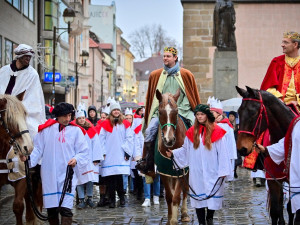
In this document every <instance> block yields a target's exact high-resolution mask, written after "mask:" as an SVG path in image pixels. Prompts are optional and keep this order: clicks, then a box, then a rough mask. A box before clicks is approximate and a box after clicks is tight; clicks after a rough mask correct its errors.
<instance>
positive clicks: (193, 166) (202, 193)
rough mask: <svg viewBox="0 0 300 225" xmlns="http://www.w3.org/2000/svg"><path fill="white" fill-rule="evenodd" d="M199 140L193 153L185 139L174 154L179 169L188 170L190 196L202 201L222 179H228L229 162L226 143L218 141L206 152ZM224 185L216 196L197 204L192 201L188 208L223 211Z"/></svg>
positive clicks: (189, 143) (191, 146) (190, 143)
mask: <svg viewBox="0 0 300 225" xmlns="http://www.w3.org/2000/svg"><path fill="white" fill-rule="evenodd" d="M201 139H202V137H201V136H200V144H199V147H198V148H197V149H194V147H193V143H192V142H191V141H190V140H189V138H188V137H186V138H185V140H184V144H183V146H182V147H181V148H178V149H175V150H173V155H174V160H175V162H176V163H177V164H178V166H179V167H180V168H185V167H187V166H189V185H190V186H191V187H192V189H193V190H194V191H195V193H193V192H192V191H191V190H190V194H191V195H192V196H193V197H195V198H197V199H203V198H205V197H207V196H208V195H209V194H211V191H212V189H213V187H214V185H215V183H216V181H217V179H218V178H219V177H221V176H228V175H230V161H229V157H228V152H227V150H226V145H227V144H226V140H225V138H221V139H219V140H218V141H216V142H214V143H212V149H211V150H208V149H206V147H205V146H204V145H203V143H202V141H201ZM224 185H225V182H223V184H222V185H221V186H220V185H217V186H216V189H215V190H214V192H215V191H216V190H217V189H218V188H219V186H220V188H219V190H218V191H217V193H216V195H215V196H214V197H212V198H210V199H207V200H204V201H197V200H194V199H193V198H191V206H192V207H195V208H203V207H208V209H210V210H219V209H221V208H222V202H223V197H224V187H225V186H224Z"/></svg>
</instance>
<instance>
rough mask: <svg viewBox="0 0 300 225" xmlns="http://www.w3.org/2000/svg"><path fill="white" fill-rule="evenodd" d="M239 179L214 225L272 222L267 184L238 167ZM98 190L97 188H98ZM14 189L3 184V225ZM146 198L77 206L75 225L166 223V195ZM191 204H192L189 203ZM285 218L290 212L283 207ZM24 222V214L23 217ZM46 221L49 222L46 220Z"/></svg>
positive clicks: (128, 197) (230, 185)
mask: <svg viewBox="0 0 300 225" xmlns="http://www.w3.org/2000/svg"><path fill="white" fill-rule="evenodd" d="M238 175H239V177H238V179H237V180H235V181H233V182H231V183H226V191H225V200H224V202H223V208H222V209H221V210H219V211H217V212H215V214H214V224H215V225H217V224H238V225H244V224H245V225H246V224H257V225H258V224H270V221H271V220H270V218H269V213H268V211H267V207H266V202H267V192H266V188H265V187H255V186H254V185H253V183H252V179H251V178H250V172H249V171H247V170H245V169H242V168H239V169H238ZM97 189H98V188H97ZM97 191H98V190H96V188H95V197H94V201H95V202H96V200H98V199H99V195H98V192H97ZM12 193H13V190H12V188H11V187H9V186H4V188H2V190H1V193H0V225H2V224H3V225H4V224H5V225H10V224H15V218H14V214H13V212H12V198H11V197H10V196H11V194H12ZM142 203H143V201H137V200H136V198H135V196H134V195H132V194H127V195H126V206H125V207H119V206H118V207H117V208H114V209H110V208H108V206H106V207H100V208H99V207H97V208H95V209H92V208H85V209H83V210H77V209H75V208H74V210H73V213H74V217H73V224H74V225H75V224H84V225H112V224H114V225H121V224H130V225H150V224H153V225H154V224H155V225H158V224H166V222H167V205H166V203H165V200H164V199H163V198H160V205H153V204H152V206H151V207H142V206H141V204H142ZM188 205H189V203H188ZM284 214H285V220H286V223H287V222H288V221H287V212H286V209H284ZM189 215H190V218H191V222H189V223H181V222H180V221H179V224H182V225H192V224H193V225H197V224H198V221H197V217H196V215H195V210H194V209H192V208H191V207H190V206H189ZM24 221H25V217H24ZM45 224H47V223H45Z"/></svg>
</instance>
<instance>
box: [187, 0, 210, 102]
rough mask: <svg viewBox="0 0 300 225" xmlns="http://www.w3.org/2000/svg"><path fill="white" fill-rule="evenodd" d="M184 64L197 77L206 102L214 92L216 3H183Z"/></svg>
mask: <svg viewBox="0 0 300 225" xmlns="http://www.w3.org/2000/svg"><path fill="white" fill-rule="evenodd" d="M182 5H183V9H184V10H183V64H184V67H185V68H186V69H188V70H190V71H191V72H192V73H193V74H194V75H195V79H196V83H197V86H198V89H199V91H200V98H201V101H202V102H203V103H206V100H207V98H208V96H210V95H212V94H213V80H212V78H213V75H212V74H213V71H212V70H213V67H212V66H213V62H212V59H213V53H214V49H215V47H213V46H212V36H213V12H214V4H212V3H210V4H204V3H183V4H182Z"/></svg>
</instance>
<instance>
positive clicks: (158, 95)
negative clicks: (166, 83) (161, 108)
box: [156, 89, 162, 102]
mask: <svg viewBox="0 0 300 225" xmlns="http://www.w3.org/2000/svg"><path fill="white" fill-rule="evenodd" d="M156 98H157V99H158V101H159V102H161V101H162V96H161V93H160V91H159V90H158V89H156Z"/></svg>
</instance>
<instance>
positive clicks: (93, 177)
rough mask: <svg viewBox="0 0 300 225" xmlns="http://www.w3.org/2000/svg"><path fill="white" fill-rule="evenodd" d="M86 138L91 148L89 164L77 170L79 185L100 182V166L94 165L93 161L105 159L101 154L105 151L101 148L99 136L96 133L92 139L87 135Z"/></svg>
mask: <svg viewBox="0 0 300 225" xmlns="http://www.w3.org/2000/svg"><path fill="white" fill-rule="evenodd" d="M90 129H91V128H90ZM92 129H94V128H92ZM85 137H86V140H87V143H88V146H89V151H88V152H89V154H88V164H87V166H86V167H84V168H82V169H80V170H79V168H77V169H76V172H77V174H78V182H77V185H80V184H85V183H87V182H89V181H92V182H99V164H96V165H94V163H93V161H97V160H103V159H104V158H103V153H102V152H101V150H103V149H102V148H101V147H100V141H99V136H98V134H97V133H95V134H94V136H93V137H92V138H91V137H90V136H89V134H88V133H86V135H85Z"/></svg>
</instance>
